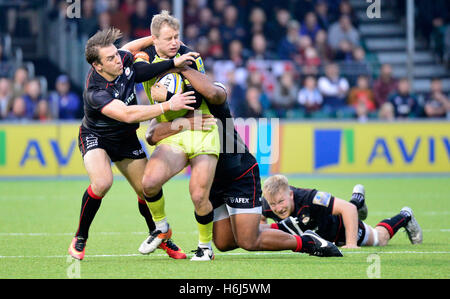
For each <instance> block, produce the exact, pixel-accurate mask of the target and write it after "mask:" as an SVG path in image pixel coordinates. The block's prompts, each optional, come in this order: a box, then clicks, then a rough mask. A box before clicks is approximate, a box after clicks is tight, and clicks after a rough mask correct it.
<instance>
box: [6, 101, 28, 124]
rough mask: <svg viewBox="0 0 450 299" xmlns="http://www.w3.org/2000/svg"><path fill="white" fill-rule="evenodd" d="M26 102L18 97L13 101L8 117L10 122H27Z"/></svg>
mask: <svg viewBox="0 0 450 299" xmlns="http://www.w3.org/2000/svg"><path fill="white" fill-rule="evenodd" d="M26 114H27V113H26V104H25V100H24V99H23V97H21V96H17V97H15V98H14V100H13V101H12V107H11V111H10V112H9V113H8V116H7V117H6V119H7V120H10V121H25V120H27V119H28V118H27V115H26Z"/></svg>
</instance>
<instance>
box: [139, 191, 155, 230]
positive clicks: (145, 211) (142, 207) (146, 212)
mask: <svg viewBox="0 0 450 299" xmlns="http://www.w3.org/2000/svg"><path fill="white" fill-rule="evenodd" d="M138 207H139V212H140V213H141V215H142V217H144V219H145V222H146V223H147V227H148V231H149V232H152V231H154V230H155V229H156V226H155V222H154V221H153V217H152V213H150V209H149V208H148V206H147V203H146V202H145V200H142V199H140V198H139V197H138Z"/></svg>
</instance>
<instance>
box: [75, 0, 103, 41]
mask: <svg viewBox="0 0 450 299" xmlns="http://www.w3.org/2000/svg"><path fill="white" fill-rule="evenodd" d="M81 15H82V16H83V17H82V18H77V19H76V22H77V23H78V36H80V37H81V36H88V37H90V36H92V35H94V34H95V32H97V29H98V20H97V13H96V12H95V1H94V0H84V1H82V2H81Z"/></svg>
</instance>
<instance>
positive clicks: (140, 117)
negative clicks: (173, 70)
mask: <svg viewBox="0 0 450 299" xmlns="http://www.w3.org/2000/svg"><path fill="white" fill-rule="evenodd" d="M192 94H193V92H185V93H179V94H176V95H174V96H173V97H172V98H171V99H170V101H167V102H164V103H159V104H157V105H131V106H127V105H125V103H123V102H122V101H120V100H117V99H114V100H112V101H111V102H109V103H108V104H107V105H105V106H104V107H103V108H102V109H101V112H102V113H103V114H104V115H106V116H108V117H109V118H112V119H115V120H118V121H121V122H124V123H138V122H141V121H146V120H149V119H152V118H155V117H157V116H159V115H161V114H163V113H165V112H167V111H178V110H182V109H188V110H193V108H192V107H190V106H188V105H189V104H192V103H194V102H195V97H194V96H192Z"/></svg>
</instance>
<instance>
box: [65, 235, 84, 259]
mask: <svg viewBox="0 0 450 299" xmlns="http://www.w3.org/2000/svg"><path fill="white" fill-rule="evenodd" d="M85 250H86V240H85V239H84V238H83V237H74V238H73V239H72V242H71V243H70V246H69V254H70V255H71V256H72V257H73V258H75V259H77V260H80V261H81V260H82V259H83V258H84V253H85Z"/></svg>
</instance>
